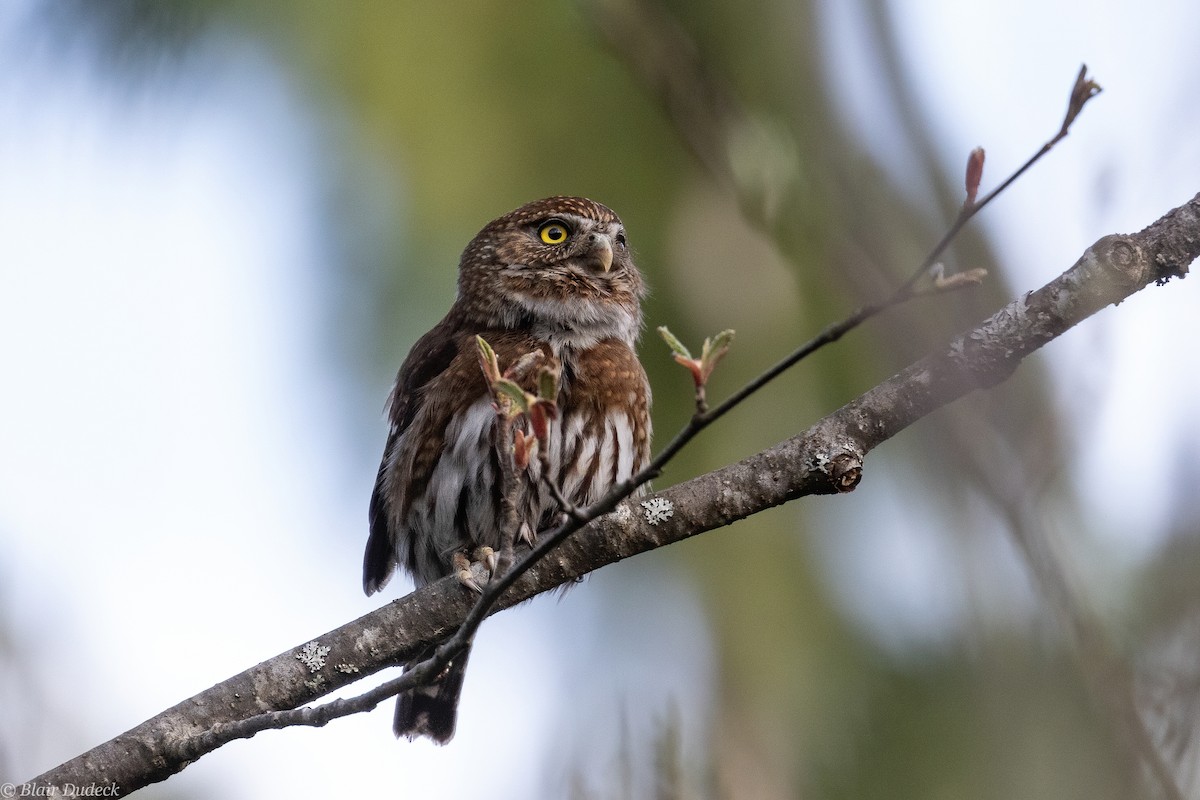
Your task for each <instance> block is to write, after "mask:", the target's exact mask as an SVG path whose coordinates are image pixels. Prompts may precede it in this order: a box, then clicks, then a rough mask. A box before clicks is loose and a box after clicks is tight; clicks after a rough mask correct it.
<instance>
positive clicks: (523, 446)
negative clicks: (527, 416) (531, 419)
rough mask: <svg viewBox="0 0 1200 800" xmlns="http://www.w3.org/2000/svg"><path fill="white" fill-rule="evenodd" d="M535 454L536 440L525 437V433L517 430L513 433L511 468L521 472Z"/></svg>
mask: <svg viewBox="0 0 1200 800" xmlns="http://www.w3.org/2000/svg"><path fill="white" fill-rule="evenodd" d="M536 453H537V439H535V438H533V437H532V436H526V435H525V431H523V430H521V429H520V428H517V429H516V430H514V431H513V466H514V467H516V468H517V469H518V470H523V469H525V468H526V467H528V466H529V460H530V459H531V458H533V457H534V455H535V454H536Z"/></svg>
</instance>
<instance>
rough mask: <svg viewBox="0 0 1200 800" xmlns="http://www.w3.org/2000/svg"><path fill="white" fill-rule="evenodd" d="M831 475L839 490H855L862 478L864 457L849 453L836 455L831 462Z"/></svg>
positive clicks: (842, 491) (844, 491) (843, 491)
mask: <svg viewBox="0 0 1200 800" xmlns="http://www.w3.org/2000/svg"><path fill="white" fill-rule="evenodd" d="M829 476H830V477H831V478H833V484H834V486H835V487H836V488H837V490H838V491H839V492H841V493H843V494H844V493H846V492H852V491H854V487H856V486H858V483H859V481H861V480H862V459H860V458H858V457H857V456H854V455H851V454H849V453H842V454H841V455H839V456H835V457H834V458H833V461H832V462H831V463H830V469H829Z"/></svg>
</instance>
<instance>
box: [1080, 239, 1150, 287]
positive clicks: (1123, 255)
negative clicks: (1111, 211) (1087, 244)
mask: <svg viewBox="0 0 1200 800" xmlns="http://www.w3.org/2000/svg"><path fill="white" fill-rule="evenodd" d="M1090 249H1091V251H1092V255H1093V257H1094V258H1095V259H1096V261H1098V262H1099V263H1100V264H1101V265H1102V266H1104V267H1105V268H1106V269H1107V270H1108V271H1109V272H1110V274H1111V275H1112V277H1114V278H1115V279H1116V280H1117V281H1118V282H1119V283H1121V284H1123V285H1126V286H1142V285H1144V284H1146V283H1148V282H1149V281H1150V278H1151V276H1150V275H1149V274H1148V270H1149V269H1151V265H1150V263H1149V259H1147V258H1146V257H1145V255H1144V254H1143V253H1142V251H1141V249H1140V248H1139V247H1138V246H1137V245H1136V244H1135V243H1134V242H1133V241H1131V240H1130V239H1128V238H1126V237H1124V236H1119V235H1117V234H1112V235H1109V236H1105V237H1103V238H1101V239H1100V240H1099V241H1097V242H1096V243H1095V244H1094V245H1092V246H1091V248H1090Z"/></svg>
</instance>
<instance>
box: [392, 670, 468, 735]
mask: <svg viewBox="0 0 1200 800" xmlns="http://www.w3.org/2000/svg"><path fill="white" fill-rule="evenodd" d="M470 654H471V649H470V647H467V648H466V649H464V650H463V651H462V652H461V653H459V654H458V655H457V656H455V657H454V660H453V661H451V662H450V663H449V664H448V665H447V666H446V669H445V670H444V671H443V672H442V674H441V675H439V676H438V678H437V680H436V681H434V682H433V683H430V684H427V685H425V686H418V687H416V688H415V689H409V690H408V691H406V692H401V693H400V694H399V695H397V696H396V716H395V719H394V720H393V721H392V731H393V732H394V733H395V734H396V737H397V738H399V737H401V736H404V737H407V738H408V739H409V741H412V740H413V739H416V738H417V737H419V736H428V737H429V738H430V739H432V740H433V741H434V742H436V743H437V744H446V743H447V742H449V741H450V740H451V739H453V738H454V725H455V723H456V722H457V721H458V696H459V694H461V693H462V685H463V677H464V675H465V674H466V669H467V657H468V656H469V655H470ZM432 655H433V649H432V648H431V649H430V650H428V651H426V652H423V653H421V655H420V656H418V657H417V658H416V659H415V660H414V662H413V663H416V662H419V661H422V660H424V659H426V658H428V657H430V656H432Z"/></svg>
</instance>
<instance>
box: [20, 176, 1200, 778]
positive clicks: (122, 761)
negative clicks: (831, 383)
mask: <svg viewBox="0 0 1200 800" xmlns="http://www.w3.org/2000/svg"><path fill="white" fill-rule="evenodd" d="M1198 255H1200V195H1197V196H1196V197H1194V198H1192V199H1191V200H1190V201H1189V202H1187V203H1185V204H1184V205H1182V206H1180V207H1179V208H1176V209H1174V210H1172V211H1171V212H1169V213H1168V214H1167V215H1165V216H1164V217H1162V218H1161V219H1160V220H1158V221H1157V222H1155V223H1154V224H1153V225H1151V226H1149V227H1148V228H1146V229H1145V230H1143V231H1141V232H1140V233H1137V234H1131V235H1127V236H1120V235H1113V236H1106V237H1104V238H1102V239H1101V240H1100V241H1098V242H1097V243H1096V244H1094V245H1093V246H1092V247H1090V248H1088V250H1087V251H1086V252H1085V253H1084V254H1083V256H1081V257H1080V259H1079V260H1078V261H1077V262H1076V263H1075V264H1074V265H1073V266H1072V267H1071V268H1070V269H1068V270H1067V271H1066V272H1064V273H1063V274H1062V275H1060V276H1059V277H1057V278H1055V279H1054V280H1053V281H1051V282H1050V283H1048V284H1047V285H1045V286H1043V287H1042V288H1041V289H1038V290H1037V291H1034V292H1030V293H1028V294H1026V295H1024V296H1022V297H1020V298H1018V299H1016V300H1014V301H1012V302H1011V303H1009V304H1008V305H1007V306H1005V307H1004V308H1002V309H1000V310H999V311H997V312H996V313H995V314H993V315H992V316H991V317H989V318H988V319H986V320H983V321H982V322H981V323H980V324H979V325H977V326H976V327H974V328H973V329H971V330H969V331H966V332H965V333H962V334H960V335H958V336H956V337H954V338H953V339H951V340H950V341H949V343H948V344H947V345H946V346H945V347H943V348H941V349H940V350H939V351H937V352H935V353H932V354H930V355H929V356H927V357H925V358H923V359H921V360H920V361H918V362H916V363H914V364H912V365H911V366H909V367H907V368H906V369H904V370H902V371H901V372H899V373H897V374H896V375H894V376H893V377H891V378H889V379H887V380H885V381H883V382H882V383H880V384H879V385H878V386H876V387H875V388H873V389H871V390H870V391H868V392H866V393H865V394H863V395H862V396H861V397H859V398H857V399H856V400H854V401H852V402H850V403H848V404H847V405H845V406H843V407H842V408H840V409H838V410H837V411H835V412H834V413H832V414H830V415H829V416H827V417H825V418H824V419H822V420H820V421H819V422H817V423H816V424H815V425H813V426H812V427H810V428H809V429H808V430H806V431H803V432H801V433H799V434H797V435H796V436H793V437H792V438H790V439H788V440H786V441H784V442H780V443H779V444H777V445H776V446H774V447H772V448H770V449H768V450H764V451H762V452H760V453H757V454H755V455H753V456H750V457H749V458H746V459H744V460H742V461H739V462H738V463H736V464H731V465H729V466H727V467H724V468H722V469H719V470H716V471H714V472H711V473H708V474H706V475H703V476H700V477H698V478H695V479H693V480H690V481H687V482H685V483H682V484H679V485H676V486H673V487H671V488H669V489H666V490H663V491H661V492H657V493H656V494H655V495H654V496H653V498H652V500H653V504H652V507H650V508H645V507H643V506H642V505H641V504H639V502H638V501H636V500H626V501H625V502H623V503H621V504H620V505H619V506H618V507H617V508H616V509H615V510H614V511H612V512H611V513H609V514H606V515H605V516H603V517H600V518H599V519H597V520H595V521H594V522H593V523H592V524H591V525H589V526H588V527H587V528H585V529H583V530H581V531H579V532H578V533H576V534H575V535H574V536H572V537H570V538H569V539H567V540H566V541H564V542H563V543H562V544H561V545H560V546H559V548H558V549H557V550H555V551H554V552H552V553H551V554H550V555H549V556H548V557H546V558H544V559H542V560H541V561H539V562H538V563H536V564H535V565H534V566H533V567H531V568H530V569H529V570H528V572H526V573H525V574H524V575H522V576H521V577H520V579H518V580H517V581H516V582H515V583H514V584H513V586H512V587H511V588H510V589H509V591H508V592H507V593H506V594H505V595H504V596H503V597H502V598H501V599H500V601H499V602H498V603H497V605H496V606H495V608H494V609H493V610H494V611H496V610H501V609H503V608H507V607H510V606H512V605H514V604H516V603H519V602H521V601H522V600H525V599H527V598H529V597H532V596H534V595H536V594H540V593H542V592H546V591H549V590H551V589H553V588H555V587H557V586H559V585H561V584H563V583H565V582H567V581H571V580H574V579H576V578H578V577H579V576H582V575H585V574H587V573H589V572H592V571H593V570H596V569H598V568H600V567H602V566H605V565H607V564H612V563H614V562H616V561H620V560H621V559H624V558H628V557H629V556H633V555H637V554H638V553H642V552H645V551H647V550H652V549H655V548H657V547H662V546H664V545H667V544H671V543H673V542H676V541H680V540H682V539H686V538H688V537H691V536H695V535H697V534H699V533H702V532H704V531H709V530H713V529H716V528H722V527H725V526H727V525H729V524H730V523H732V522H735V521H737V520H740V519H744V518H745V517H748V516H750V515H752V514H756V513H758V512H760V511H763V510H765V509H768V508H771V507H773V506H777V505H780V504H781V503H785V502H787V501H789V500H793V499H796V498H798V497H803V496H805V495H810V494H834V493H839V492H846V491H850V490H852V489H853V488H854V487H855V486H856V485H857V484H858V482H859V480H860V479H861V478H862V476H863V470H864V465H865V459H866V456H867V454H868V453H870V452H871V450H873V449H874V448H875V447H877V446H879V445H880V444H882V443H883V442H885V441H887V440H888V439H890V438H891V437H893V436H895V435H896V434H898V433H900V432H901V431H902V430H904V429H905V428H906V427H908V426H909V425H911V424H912V423H913V422H916V421H917V420H919V419H921V418H922V417H924V416H926V415H928V414H930V413H932V412H933V411H935V410H937V409H939V408H941V407H943V406H945V405H947V404H949V403H951V402H953V401H954V400H957V399H959V398H961V397H963V396H964V395H966V394H969V393H970V392H972V391H974V390H976V389H986V388H988V387H991V386H994V385H995V384H997V383H1000V382H1001V381H1003V380H1004V379H1005V378H1007V377H1008V376H1009V375H1011V374H1012V372H1013V370H1015V369H1016V367H1017V366H1018V365H1019V364H1020V363H1021V361H1022V360H1023V359H1024V358H1026V357H1027V356H1029V355H1030V354H1031V353H1033V352H1034V351H1036V350H1037V349H1038V348H1040V347H1041V346H1042V345H1044V344H1046V343H1047V342H1049V341H1051V340H1052V339H1054V338H1056V337H1058V336H1060V335H1062V334H1063V333H1065V332H1066V331H1067V330H1069V329H1070V328H1071V327H1073V326H1075V325H1077V324H1079V323H1080V322H1082V321H1083V320H1085V319H1087V318H1088V317H1090V316H1091V315H1092V314H1095V313H1096V312H1097V311H1100V310H1101V309H1103V308H1105V307H1106V306H1109V305H1112V304H1116V303H1119V302H1121V301H1122V300H1124V299H1125V298H1127V297H1128V296H1130V295H1131V294H1133V293H1134V292H1137V291H1139V290H1141V289H1142V288H1144V287H1146V286H1148V285H1150V284H1154V283H1157V284H1162V283H1165V282H1166V281H1168V280H1169V279H1170V278H1172V277H1183V276H1184V275H1185V274H1186V273H1187V270H1188V266H1189V265H1190V264H1191V263H1192V261H1194V260H1195V259H1196V258H1197V256H1198ZM473 603H474V597H473V596H471V594H470V593H469V592H465V591H463V589H462V586H461V584H460V583H459V582H458V580H457V579H456V578H453V577H451V578H447V579H445V580H442V581H439V582H438V583H435V584H432V585H430V586H427V587H425V588H424V589H422V590H420V591H417V592H414V593H412V594H410V595H408V596H406V597H403V598H401V599H399V600H397V601H395V602H392V603H389V604H388V605H386V606H384V607H383V608H381V609H378V610H377V611H374V612H372V613H370V614H367V615H365V616H363V617H360V618H359V619H357V620H355V621H353V622H351V623H348V624H346V625H344V626H342V627H340V628H338V629H336V630H333V631H330V632H328V633H326V634H323V635H321V636H319V637H317V638H316V639H314V640H313V641H314V642H315V644H314V643H302V644H300V645H299V646H297V647H296V648H295V649H293V650H289V651H287V652H285V653H281V654H279V655H277V656H275V657H274V658H270V659H268V660H266V661H264V662H262V663H261V664H258V665H257V666H254V667H251V668H250V669H248V670H246V671H245V672H243V673H241V674H239V675H235V676H234V677H232V678H230V679H228V680H226V681H224V682H222V683H219V684H217V685H216V686H213V687H212V688H210V689H207V690H205V691H204V692H201V693H200V694H198V695H196V696H194V697H191V698H189V699H187V700H185V701H183V702H182V703H179V704H178V705H176V706H174V707H172V708H170V709H168V710H166V711H164V712H162V713H161V714H159V715H157V716H155V717H154V718H152V719H149V720H147V721H145V722H143V723H142V724H141V725H138V726H137V727H135V728H133V729H132V730H130V731H128V732H126V733H124V734H122V735H121V736H118V737H116V738H115V739H112V740H111V741H108V742H105V743H104V744H101V745H99V746H98V747H95V748H93V749H92V750H90V751H88V752H86V753H84V754H82V755H80V756H78V757H76V758H74V759H72V760H70V761H68V762H66V763H64V764H62V765H60V766H58V767H56V768H54V769H53V770H50V771H49V772H47V773H45V774H44V775H41V776H39V777H38V778H35V779H34V780H33V781H31V782H30V783H31V784H35V785H37V786H38V787H39V789H38V791H39V794H42V795H44V794H45V793H46V789H45V788H40V787H54V786H58V787H61V786H66V785H73V786H75V787H82V786H97V787H113V788H112V789H110V790H109V795H108V796H123V795H125V794H128V793H129V792H131V791H134V790H136V789H138V788H140V787H142V786H145V785H147V784H149V783H153V782H156V781H160V780H163V779H165V778H167V777H168V776H170V775H172V774H174V773H176V772H178V771H180V770H182V769H183V768H184V767H186V766H187V765H188V764H189V763H190V762H191V761H193V760H195V759H196V758H198V757H199V756H201V755H203V754H204V753H207V752H210V751H211V750H213V749H216V747H218V746H219V745H220V744H221V743H222V742H223V741H226V740H227V738H226V737H222V736H211V735H207V736H206V734H208V733H209V732H211V731H213V730H214V729H219V728H222V727H223V728H225V729H226V730H231V729H232V730H236V729H237V726H238V725H239V723H240V721H243V720H247V719H250V718H256V721H257V720H261V724H256V725H254V726H251V727H250V728H247V729H245V730H241V731H239V732H240V734H241V735H242V736H250V735H253V734H254V733H256V732H257V731H259V730H263V729H266V728H269V727H277V726H275V725H272V724H270V723H271V720H272V719H273V717H268V716H264V714H266V713H267V712H277V711H285V710H288V709H295V708H298V707H300V706H303V705H305V704H307V703H310V702H312V701H313V700H315V699H317V698H319V697H322V696H323V695H326V694H328V693H329V692H332V691H334V690H336V689H339V688H341V687H343V686H346V685H349V684H351V683H353V682H355V681H357V680H359V679H361V678H363V677H364V676H367V675H370V674H372V673H374V672H377V671H379V670H381V669H383V668H385V667H388V666H391V665H394V664H397V663H401V662H405V661H408V660H410V659H411V658H413V657H414V656H415V655H416V654H417V653H418V652H419V651H421V650H422V649H424V648H426V647H427V646H429V645H430V644H432V643H436V642H440V641H442V640H444V639H446V638H447V637H448V636H450V635H451V634H452V633H453V632H454V631H455V630H456V628H457V627H458V626H459V625H460V624H461V623H462V621H463V619H464V618H465V616H466V615H467V614H468V612H469V611H470V609H471V607H472V605H473ZM326 648H328V650H326ZM386 696H387V694H386V693H380V696H379V698H378V699H383V698H384V697H386ZM375 702H378V700H376V701H375ZM337 715H338V714H336V713H325V714H323V715H321V719H320V720H317V721H310V722H308V724H322V723H323V722H324V721H328V719H330V718H334V717H335V716H337ZM285 718H286V717H285Z"/></svg>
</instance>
